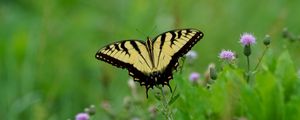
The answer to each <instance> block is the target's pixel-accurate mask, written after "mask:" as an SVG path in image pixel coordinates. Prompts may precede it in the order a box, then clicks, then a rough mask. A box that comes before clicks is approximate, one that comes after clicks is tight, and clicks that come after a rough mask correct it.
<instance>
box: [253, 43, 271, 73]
mask: <svg viewBox="0 0 300 120" xmlns="http://www.w3.org/2000/svg"><path fill="white" fill-rule="evenodd" d="M268 49H269V46H267V47H266V48H265V49H264V51H263V54H262V55H261V56H260V57H259V60H258V63H257V64H256V66H255V68H254V70H253V71H256V70H257V68H258V66H259V65H260V63H261V61H262V59H263V57H264V56H265V54H266V52H267V50H268Z"/></svg>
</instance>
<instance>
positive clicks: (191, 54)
mask: <svg viewBox="0 0 300 120" xmlns="http://www.w3.org/2000/svg"><path fill="white" fill-rule="evenodd" d="M185 56H186V57H187V59H190V60H194V59H196V58H197V57H198V55H197V52H196V51H194V50H190V51H189V52H188V53H186V55H185Z"/></svg>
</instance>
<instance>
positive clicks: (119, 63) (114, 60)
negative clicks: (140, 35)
mask: <svg viewBox="0 0 300 120" xmlns="http://www.w3.org/2000/svg"><path fill="white" fill-rule="evenodd" d="M95 57H96V58H97V59H98V60H102V61H104V62H107V63H109V64H112V65H114V66H116V67H120V68H126V69H127V70H128V71H129V75H130V76H132V77H133V78H134V80H135V81H139V82H140V84H141V85H142V84H145V81H144V80H146V78H147V73H151V69H152V67H151V61H150V58H149V57H150V56H149V53H148V51H147V48H146V45H145V43H144V42H143V41H139V40H124V41H120V42H115V43H112V44H109V45H107V46H105V47H103V48H101V49H100V50H99V51H98V52H97V53H96V55H95Z"/></svg>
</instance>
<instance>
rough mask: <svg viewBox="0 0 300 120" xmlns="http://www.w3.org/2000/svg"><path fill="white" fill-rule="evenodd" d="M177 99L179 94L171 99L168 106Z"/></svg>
mask: <svg viewBox="0 0 300 120" xmlns="http://www.w3.org/2000/svg"><path fill="white" fill-rule="evenodd" d="M178 97H179V94H177V95H175V96H174V97H172V98H171V100H170V101H169V103H168V105H172V104H173V103H174V102H175V101H176V100H177V99H178Z"/></svg>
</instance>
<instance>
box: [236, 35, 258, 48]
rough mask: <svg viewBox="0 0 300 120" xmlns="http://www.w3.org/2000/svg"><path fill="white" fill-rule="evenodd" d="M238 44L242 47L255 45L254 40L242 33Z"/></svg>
mask: <svg viewBox="0 0 300 120" xmlns="http://www.w3.org/2000/svg"><path fill="white" fill-rule="evenodd" d="M240 43H241V44H242V45H243V46H246V45H252V44H255V43H256V38H255V37H254V36H253V35H252V34H250V33H243V34H242V35H241V39H240Z"/></svg>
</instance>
